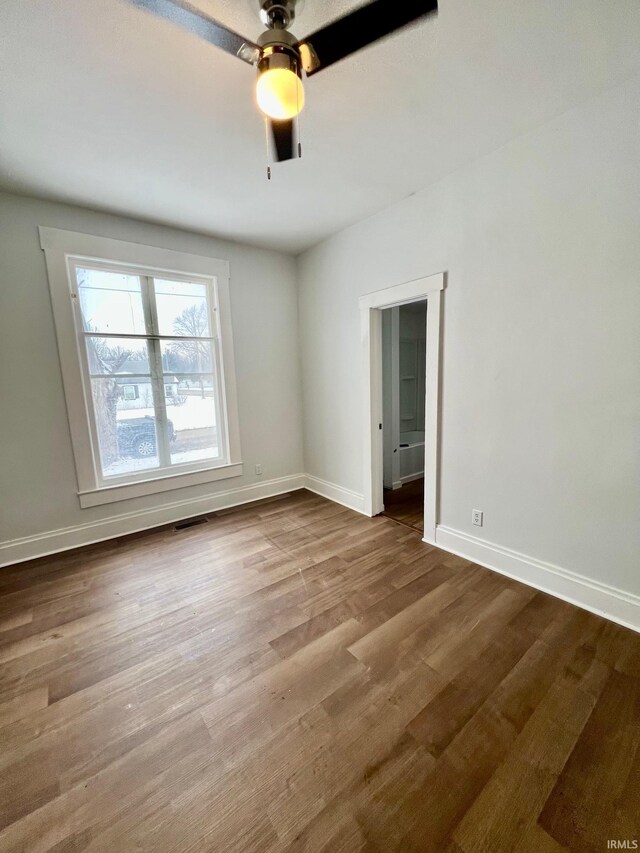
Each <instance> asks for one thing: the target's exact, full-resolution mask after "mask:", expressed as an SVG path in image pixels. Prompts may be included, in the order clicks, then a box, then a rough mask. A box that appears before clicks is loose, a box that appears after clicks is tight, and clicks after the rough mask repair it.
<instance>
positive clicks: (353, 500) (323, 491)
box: [304, 474, 369, 516]
mask: <svg viewBox="0 0 640 853" xmlns="http://www.w3.org/2000/svg"><path fill="white" fill-rule="evenodd" d="M304 481H305V488H306V489H308V490H309V491H310V492H314V493H315V494H316V495H321V496H322V497H323V498H328V499H329V500H330V501H333V502H334V503H337V504H342V506H346V507H348V508H349V509H353V510H355V511H356V512H359V513H362V515H366V516H368V515H369V514H368V513H367V512H365V511H364V497H363V496H362V495H360V494H358V492H352V491H351V489H345V488H343V487H342V486H337V485H336V484H335V483H329V482H328V481H327V480H321V479H320V477H312V476H311V474H305V477H304Z"/></svg>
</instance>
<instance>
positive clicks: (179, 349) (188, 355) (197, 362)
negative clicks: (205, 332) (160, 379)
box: [160, 341, 213, 373]
mask: <svg viewBox="0 0 640 853" xmlns="http://www.w3.org/2000/svg"><path fill="white" fill-rule="evenodd" d="M160 350H161V354H162V368H163V370H164V371H165V373H174V372H175V373H212V372H213V354H212V351H211V341H161V343H160Z"/></svg>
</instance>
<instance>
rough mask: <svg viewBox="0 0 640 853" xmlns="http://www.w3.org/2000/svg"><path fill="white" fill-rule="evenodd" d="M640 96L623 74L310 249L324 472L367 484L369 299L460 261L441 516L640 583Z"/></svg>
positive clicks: (305, 336)
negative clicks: (363, 317) (364, 307)
mask: <svg viewBox="0 0 640 853" xmlns="http://www.w3.org/2000/svg"><path fill="white" fill-rule="evenodd" d="M639 107H640V87H639V81H638V80H637V79H635V80H629V81H627V82H625V83H622V84H620V85H619V86H617V87H616V88H613V89H611V90H609V91H607V92H605V93H604V94H602V95H600V96H598V97H597V98H595V99H593V100H590V101H588V102H587V103H583V104H581V105H579V106H578V107H576V108H575V109H574V110H572V111H570V112H568V113H565V114H564V115H562V116H560V117H558V118H557V119H555V120H553V121H551V122H549V123H547V124H545V125H544V126H542V127H539V128H538V129H536V130H534V131H531V132H529V133H527V134H526V135H524V136H521V137H519V138H517V139H515V140H514V141H512V142H511V143H509V144H508V145H505V146H504V147H502V148H501V149H499V150H497V151H495V152H494V153H492V154H490V155H488V156H486V157H483V158H482V159H481V160H478V161H476V162H475V163H473V164H471V165H470V166H468V167H466V168H464V169H462V170H460V171H458V172H455V173H454V174H451V175H449V176H448V177H445V178H444V179H442V180H441V181H439V182H438V183H437V184H435V185H433V186H431V187H430V188H428V189H427V190H425V191H422V192H420V193H418V194H416V195H413V196H412V197H409V198H407V199H405V200H404V201H402V202H401V203H399V204H397V205H395V206H393V207H391V208H388V209H387V210H385V211H383V212H382V213H380V214H378V215H376V216H374V217H372V218H370V219H368V220H366V221H364V222H361V223H359V224H357V225H355V226H353V227H351V228H349V229H347V230H345V231H342V232H341V233H339V234H337V235H335V236H334V237H332V238H330V239H328V240H326V241H325V242H323V243H321V244H319V245H318V246H316V247H314V248H313V249H311V250H309V251H308V252H306V253H305V254H304V255H302V256H301V257H300V259H299V279H300V307H299V315H300V324H301V326H300V335H301V343H302V381H303V387H304V411H303V419H304V420H303V423H304V435H305V457H306V458H305V466H306V471H307V472H308V473H309V474H311V475H314V476H316V477H319V478H322V479H324V480H326V481H329V482H331V483H334V484H336V485H338V486H341V487H342V488H344V489H348V490H351V492H356V493H361V492H362V465H363V460H362V441H361V432H360V431H361V428H362V411H361V406H362V394H361V388H362V376H361V365H360V326H359V313H358V296H359V295H360V294H363V293H367V292H370V291H374V290H378V289H381V288H384V287H388V286H391V285H394V284H398V283H400V282H403V281H408V280H410V279H415V278H418V277H421V276H426V275H429V274H432V273H437V272H440V271H443V270H444V271H446V272H447V284H446V290H445V293H444V319H443V384H442V407H443V410H442V457H441V458H442V461H441V493H440V522H441V523H442V524H443V525H445V526H447V527H449V528H451V529H453V530H456V531H460V532H462V533H464V534H474V533H475V534H478V533H480V534H481V536H482V537H483V538H484V539H486V540H488V541H489V542H491V543H495V544H497V545H499V546H500V547H501V548H502V549H513V550H515V551H518V552H520V553H521V554H524V555H528V556H529V557H532V558H535V559H537V560H539V561H545V562H548V563H550V564H553V565H555V566H557V567H560V568H561V569H565V570H568V571H570V572H575V573H578V574H580V575H583V576H586V577H587V578H590V579H594V580H595V581H599V582H602V583H604V584H608V585H611V586H613V587H617V588H619V589H621V590H626V591H628V592H631V593H636V594H638V593H640V568H639V559H638V558H639V556H640V405H639V404H640V165H639V163H640V161H639V155H640V147H639V142H640V138H639V124H638V114H639ZM472 508H478V509H482V510H483V511H484V518H485V526H484V528H483V529H482V530H481V531H479V530H478V528H477V527H476V528H474V527H472V526H471V510H472Z"/></svg>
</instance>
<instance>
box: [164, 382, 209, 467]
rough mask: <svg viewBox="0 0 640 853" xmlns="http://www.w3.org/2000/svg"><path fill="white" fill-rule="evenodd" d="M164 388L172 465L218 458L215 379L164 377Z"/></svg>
mask: <svg viewBox="0 0 640 853" xmlns="http://www.w3.org/2000/svg"><path fill="white" fill-rule="evenodd" d="M164 384H165V390H166V392H167V393H166V398H165V402H166V405H167V418H168V419H169V421H170V422H171V425H172V427H173V429H171V428H170V436H171V435H172V433H175V436H174V437H173V438H172V439H171V442H170V448H171V462H172V464H173V465H179V464H181V463H185V462H195V461H198V460H200V459H217V458H220V456H221V455H222V453H221V450H220V447H219V442H218V429H217V424H216V404H215V397H214V388H215V386H214V377H213V376H211V375H209V376H198V377H195V376H193V375H184V374H183V375H182V376H169V375H165V377H164ZM168 389H171V390H172V392H173V393H171V394H170V393H168Z"/></svg>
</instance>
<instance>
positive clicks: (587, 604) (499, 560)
mask: <svg viewBox="0 0 640 853" xmlns="http://www.w3.org/2000/svg"><path fill="white" fill-rule="evenodd" d="M425 541H426V540H425ZM429 544H433V543H429ZM435 544H436V545H437V547H438V548H443V549H444V550H445V551H450V552H451V553H452V554H457V555H458V556H459V557H464V558H466V559H467V560H472V561H473V562H474V563H478V564H479V565H481V566H485V567H486V568H488V569H493V570H494V571H496V572H500V574H503V575H507V577H510V578H513V579H514V580H517V581H520V582H521V583H525V584H528V586H532V587H535V588H536V589H540V590H542V591H543V592H548V593H549V594H550V595H554V596H556V598H562V599H563V600H564V601H568V602H569V603H570V604H575V605H576V606H577V607H581V608H583V609H584V610H589V611H591V612H592V613H597V615H598V616H604V617H605V618H606V619H610V620H611V621H613V622H617V623H618V624H620V625H624V626H625V628H631V629H632V630H633V631H638V632H640V596H637V595H633V594H632V593H629V592H623V591H622V590H620V589H616V588H615V587H612V586H609V585H607V584H603V583H600V582H599V581H594V580H592V579H591V578H586V577H584V575H579V574H576V573H575V572H570V571H568V570H567V569H563V568H561V567H560V566H555V565H553V564H552V563H544V562H542V561H541V560H536V559H535V558H534V557H529V556H527V555H526V554H520V553H518V552H517V551H512V550H510V549H509V548H504V547H502V546H501V545H495V544H494V543H492V542H486V541H485V540H484V539H478V538H477V537H476V536H470V535H469V534H468V533H463V532H462V531H460V530H453V529H452V528H450V527H444V526H442V525H438V526H437V527H436V541H435Z"/></svg>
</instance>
